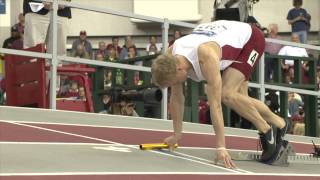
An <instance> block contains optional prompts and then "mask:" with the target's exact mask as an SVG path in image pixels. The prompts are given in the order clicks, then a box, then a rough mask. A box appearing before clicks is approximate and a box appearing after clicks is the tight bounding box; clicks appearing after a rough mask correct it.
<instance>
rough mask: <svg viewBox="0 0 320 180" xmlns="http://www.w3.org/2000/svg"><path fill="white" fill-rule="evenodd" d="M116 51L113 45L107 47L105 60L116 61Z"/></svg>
mask: <svg viewBox="0 0 320 180" xmlns="http://www.w3.org/2000/svg"><path fill="white" fill-rule="evenodd" d="M118 60H119V59H118V57H117V51H116V49H115V47H114V46H109V48H108V56H107V57H106V58H105V61H108V62H116V61H118Z"/></svg>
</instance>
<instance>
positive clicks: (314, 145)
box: [312, 141, 320, 158]
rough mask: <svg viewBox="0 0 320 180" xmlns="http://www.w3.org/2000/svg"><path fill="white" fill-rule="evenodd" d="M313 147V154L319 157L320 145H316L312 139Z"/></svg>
mask: <svg viewBox="0 0 320 180" xmlns="http://www.w3.org/2000/svg"><path fill="white" fill-rule="evenodd" d="M312 144H313V147H314V153H312V154H313V156H314V157H317V158H320V146H317V145H316V144H315V143H314V142H313V141H312Z"/></svg>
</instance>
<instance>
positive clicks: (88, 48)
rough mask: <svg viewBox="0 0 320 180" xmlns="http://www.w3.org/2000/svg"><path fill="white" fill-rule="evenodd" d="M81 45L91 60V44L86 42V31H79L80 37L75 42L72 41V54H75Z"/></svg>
mask: <svg viewBox="0 0 320 180" xmlns="http://www.w3.org/2000/svg"><path fill="white" fill-rule="evenodd" d="M79 45H82V46H83V47H84V48H85V50H86V52H87V53H88V54H89V58H88V59H91V57H92V45H91V43H90V42H89V41H88V40H87V32H86V31H80V36H79V38H78V39H76V40H75V41H73V43H72V52H73V53H75V51H77V49H78V46H79Z"/></svg>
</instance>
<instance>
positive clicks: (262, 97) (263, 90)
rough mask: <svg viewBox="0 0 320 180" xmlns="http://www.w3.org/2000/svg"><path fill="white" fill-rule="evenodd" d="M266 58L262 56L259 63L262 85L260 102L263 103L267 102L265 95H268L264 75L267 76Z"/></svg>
mask: <svg viewBox="0 0 320 180" xmlns="http://www.w3.org/2000/svg"><path fill="white" fill-rule="evenodd" d="M264 58H265V56H264V54H262V56H261V58H260V61H259V83H260V93H259V95H260V100H261V101H262V102H264V101H265V94H266V88H265V86H264V85H265V84H264V79H265V77H264V75H265V69H264V68H265V66H264V60H265V59H264Z"/></svg>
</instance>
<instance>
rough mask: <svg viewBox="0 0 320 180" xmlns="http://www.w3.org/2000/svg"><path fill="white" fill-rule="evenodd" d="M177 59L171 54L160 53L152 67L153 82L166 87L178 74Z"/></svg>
mask: <svg viewBox="0 0 320 180" xmlns="http://www.w3.org/2000/svg"><path fill="white" fill-rule="evenodd" d="M176 67H177V65H176V60H175V57H174V56H172V55H170V54H163V55H159V56H158V57H157V58H156V59H155V60H154V62H153V63H152V67H151V74H152V82H153V83H154V84H155V85H157V86H159V87H162V88H164V87H165V86H166V85H167V84H168V82H170V80H172V79H173V78H175V76H176V73H177V71H176Z"/></svg>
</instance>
